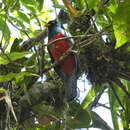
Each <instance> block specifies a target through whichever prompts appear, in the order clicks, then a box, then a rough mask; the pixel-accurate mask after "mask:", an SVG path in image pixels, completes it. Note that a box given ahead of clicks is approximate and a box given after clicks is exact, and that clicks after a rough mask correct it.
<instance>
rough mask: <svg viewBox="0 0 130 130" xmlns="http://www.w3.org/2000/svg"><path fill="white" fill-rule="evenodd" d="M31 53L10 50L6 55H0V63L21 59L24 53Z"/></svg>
mask: <svg viewBox="0 0 130 130" xmlns="http://www.w3.org/2000/svg"><path fill="white" fill-rule="evenodd" d="M28 54H31V53H30V52H12V53H10V54H7V55H3V56H0V64H2V65H5V64H8V63H10V62H12V61H15V60H17V59H21V58H23V57H25V56H26V55H28Z"/></svg>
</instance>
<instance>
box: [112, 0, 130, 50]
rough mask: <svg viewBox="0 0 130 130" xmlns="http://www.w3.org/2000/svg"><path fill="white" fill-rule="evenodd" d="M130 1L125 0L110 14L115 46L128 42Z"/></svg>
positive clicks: (129, 39) (129, 35) (129, 37)
mask: <svg viewBox="0 0 130 130" xmlns="http://www.w3.org/2000/svg"><path fill="white" fill-rule="evenodd" d="M129 14H130V2H129V0H125V1H124V2H121V3H120V4H119V6H118V7H117V9H116V11H115V13H114V14H113V16H112V21H113V29H114V33H115V37H116V41H117V43H116V48H118V47H120V46H122V45H123V44H125V43H126V42H130V18H129Z"/></svg>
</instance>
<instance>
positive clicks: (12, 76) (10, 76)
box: [0, 71, 38, 82]
mask: <svg viewBox="0 0 130 130" xmlns="http://www.w3.org/2000/svg"><path fill="white" fill-rule="evenodd" d="M24 76H38V75H36V74H34V73H30V72H26V71H25V72H20V73H9V74H7V75H0V82H7V81H10V80H12V79H16V82H19V81H20V80H21V78H23V77H24Z"/></svg>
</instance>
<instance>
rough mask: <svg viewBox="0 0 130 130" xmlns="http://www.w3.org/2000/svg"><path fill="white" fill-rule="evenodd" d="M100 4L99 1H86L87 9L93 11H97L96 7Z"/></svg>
mask: <svg viewBox="0 0 130 130" xmlns="http://www.w3.org/2000/svg"><path fill="white" fill-rule="evenodd" d="M99 3H100V0H88V7H89V8H90V9H95V10H97V7H98V6H97V5H98V4H99Z"/></svg>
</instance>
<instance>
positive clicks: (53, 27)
mask: <svg viewBox="0 0 130 130" xmlns="http://www.w3.org/2000/svg"><path fill="white" fill-rule="evenodd" d="M45 26H46V27H48V44H49V43H50V42H51V41H53V40H56V39H58V38H62V37H65V34H64V33H65V31H64V29H63V26H62V25H61V24H60V23H59V22H58V21H57V20H53V21H50V22H48V23H47V24H45ZM69 42H70V41H69V40H60V41H57V42H55V43H54V44H52V45H50V46H49V47H48V51H49V53H50V56H51V59H52V62H54V61H56V60H58V59H59V58H60V57H61V56H62V55H63V54H64V53H65V52H66V51H67V50H68V49H69V47H70V46H69ZM54 69H55V71H56V72H57V74H58V75H59V76H60V77H61V78H62V79H63V80H64V85H65V96H66V100H67V101H71V100H73V99H74V98H75V97H76V96H77V78H78V75H79V72H80V63H79V57H78V56H77V55H74V54H71V55H69V56H67V57H66V58H65V59H64V60H63V61H62V62H61V63H59V65H58V66H56V67H55V68H54Z"/></svg>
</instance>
